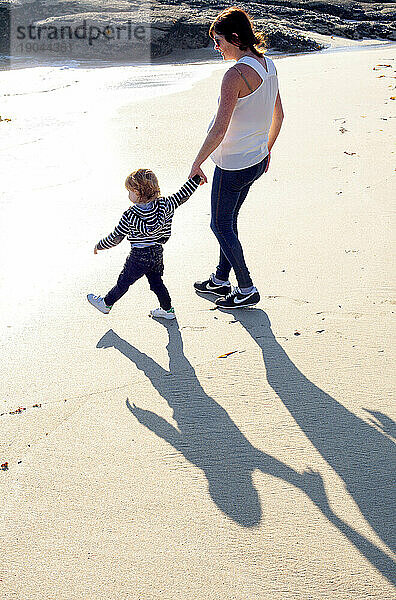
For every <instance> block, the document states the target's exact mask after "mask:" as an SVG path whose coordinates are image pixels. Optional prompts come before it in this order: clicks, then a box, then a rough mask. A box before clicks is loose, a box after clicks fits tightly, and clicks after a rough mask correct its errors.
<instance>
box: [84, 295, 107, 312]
mask: <svg viewBox="0 0 396 600" xmlns="http://www.w3.org/2000/svg"><path fill="white" fill-rule="evenodd" d="M87 300H88V302H89V303H90V304H92V306H94V307H95V308H97V309H98V310H100V312H102V313H104V314H105V315H108V314H109V312H110V311H111V308H112V307H111V306H107V304H105V301H104V298H102V296H95V295H94V294H88V296H87Z"/></svg>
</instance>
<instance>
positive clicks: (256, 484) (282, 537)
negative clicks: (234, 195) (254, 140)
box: [0, 47, 396, 600]
mask: <svg viewBox="0 0 396 600" xmlns="http://www.w3.org/2000/svg"><path fill="white" fill-rule="evenodd" d="M393 55H394V48H392V47H383V48H374V49H365V50H362V51H361V52H337V53H327V54H326V53H325V54H316V55H308V56H297V57H289V58H286V59H282V60H277V61H276V66H277V69H278V74H279V78H280V87H281V93H282V98H283V103H284V108H285V124H284V127H283V129H282V132H281V135H280V137H279V140H278V142H277V144H276V147H275V149H274V152H273V156H272V161H271V166H270V170H269V172H268V174H267V175H265V176H263V177H262V178H261V179H260V180H259V181H258V182H257V183H256V184H255V186H254V187H253V188H252V190H251V193H250V195H249V198H248V201H246V203H245V205H244V207H243V209H242V211H241V216H240V236H241V239H242V241H243V244H244V248H245V251H246V258H247V263H248V265H249V267H250V270H251V273H252V275H253V279H254V282H255V284H256V285H257V287H258V288H259V290H260V293H261V298H262V299H261V302H260V304H259V305H258V306H257V308H256V309H254V310H250V311H239V312H238V311H234V312H233V313H232V314H231V313H230V312H228V313H226V312H221V311H217V310H216V311H213V310H211V308H213V305H212V304H211V303H210V302H209V301H208V300H205V299H203V298H200V297H198V296H197V295H195V294H194V293H193V291H192V283H193V281H194V280H196V279H199V278H202V277H205V276H206V275H208V274H209V273H210V272H211V271H212V270H213V268H214V266H215V264H216V259H217V247H216V242H215V240H214V237H213V235H212V233H211V232H210V230H209V220H210V217H209V193H210V188H209V186H208V185H206V186H202V187H201V188H200V189H199V190H198V191H197V192H196V193H195V194H194V196H193V197H192V198H191V200H189V202H188V203H187V204H185V205H184V206H182V207H181V208H180V209H179V211H178V212H177V214H176V216H175V219H174V226H173V237H172V238H171V240H170V241H169V243H168V244H167V245H166V247H165V262H166V270H165V279H166V282H167V284H168V287H169V289H170V291H171V294H172V298H173V301H174V305H175V309H176V312H177V321H176V322H170V323H165V324H162V323H159V322H156V321H154V320H152V319H149V318H148V317H147V313H148V310H149V309H150V308H152V307H154V306H155V298H153V296H152V295H151V293H150V291H149V289H148V287H147V285H146V283H145V282H143V281H141V282H138V283H137V284H136V285H135V286H134V287H133V289H131V290H130V292H129V293H128V294H127V295H126V296H125V297H124V298H123V299H122V300H121V301H120V302H119V303H118V304H117V305H116V306H115V307H114V309H113V311H112V312H111V314H110V315H108V316H104V315H101V314H99V313H97V312H96V311H95V310H94V309H93V308H92V307H91V306H89V305H88V303H87V301H86V299H85V295H86V293H88V292H94V293H104V292H106V291H107V289H108V288H109V287H111V286H112V285H113V283H114V280H115V277H116V276H117V274H118V272H119V270H120V268H121V266H122V264H123V261H124V257H125V255H126V253H127V250H128V248H127V243H126V242H124V243H123V244H121V245H120V246H118V247H117V248H115V249H113V250H110V251H107V252H103V253H100V254H99V255H98V256H94V255H93V252H92V248H93V245H94V244H95V242H96V241H97V240H98V239H99V238H100V237H101V236H102V235H104V234H106V233H108V232H109V231H110V230H111V229H112V228H113V226H114V225H115V224H116V222H117V221H118V218H119V215H120V214H121V213H122V211H123V210H125V207H126V206H127V199H126V194H125V191H124V190H123V181H124V178H125V174H126V173H128V172H129V171H130V170H131V169H132V168H135V167H137V166H149V167H150V168H152V169H153V170H154V171H155V172H156V173H157V175H158V177H159V180H160V184H161V187H162V191H163V193H165V194H167V193H171V192H173V191H175V189H177V187H178V186H179V185H180V184H181V183H183V182H184V180H185V178H186V177H187V175H188V172H189V168H190V163H191V161H192V159H193V158H194V155H195V152H196V150H197V149H198V147H199V145H200V142H201V140H202V139H203V136H204V134H205V131H206V127H207V124H208V123H209V121H210V118H211V116H212V113H213V111H214V110H215V109H216V104H217V95H218V89H219V84H220V80H221V76H222V73H223V70H224V69H219V70H218V71H216V72H215V73H214V74H213V75H212V76H211V77H210V78H208V79H205V80H203V81H200V82H199V83H197V84H195V86H194V87H193V88H192V89H190V90H187V91H184V92H182V93H177V94H171V95H168V96H166V97H160V98H153V99H151V100H145V101H144V102H139V101H136V102H134V103H132V104H131V105H130V106H128V107H123V108H121V109H119V110H117V111H116V112H115V113H114V114H108V113H107V112H106V110H105V107H103V119H102V120H98V121H97V123H96V124H97V126H96V127H91V126H90V128H87V129H86V130H84V131H83V132H82V131H81V129H80V131H79V134H81V143H80V144H79V145H77V146H76V150H75V154H71V153H68V152H67V149H68V148H70V146H67V145H66V146H65V145H64V146H63V152H62V160H64V161H65V162H64V165H65V167H64V179H63V181H58V180H56V179H55V178H54V180H52V179H51V170H50V169H48V168H47V169H46V171H45V173H46V176H43V174H41V180H42V181H41V183H40V178H39V177H37V180H35V181H34V185H31V179H29V180H28V181H27V182H26V184H25V181H24V179H23V171H21V173H22V174H21V179H20V180H18V181H16V182H15V183H16V185H17V186H18V192H19V194H20V200H19V198H18V193H16V192H15V202H18V201H20V203H21V204H20V206H21V213H20V214H21V219H20V220H18V222H17V224H16V225H14V223H15V220H14V217H15V214H16V212H15V206H12V207H11V208H10V209H9V215H10V217H11V216H12V220H11V221H10V223H11V225H10V227H8V228H7V235H8V237H4V236H3V242H2V253H3V254H4V255H6V252H7V248H9V247H12V248H13V249H15V252H16V251H17V250H18V251H19V255H18V256H19V258H18V259H15V256H14V254H10V252H9V251H8V255H7V265H8V269H9V273H10V277H11V276H12V277H13V279H12V282H13V285H12V286H11V285H10V292H9V293H10V295H11V297H12V298H13V302H12V309H11V307H10V305H9V296H7V294H4V295H3V296H2V298H1V309H2V310H1V315H2V316H1V320H2V324H3V329H2V330H3V335H2V343H1V350H0V351H1V360H2V367H1V371H2V397H3V398H4V400H3V401H2V405H1V410H0V414H1V415H2V416H1V417H0V423H1V430H2V442H1V447H0V459H1V463H5V462H7V463H8V470H7V471H2V472H0V475H1V478H0V480H1V482H2V493H3V498H4V509H3V511H2V517H3V519H2V526H1V528H2V534H3V535H2V537H3V540H4V542H3V546H4V551H3V564H2V571H3V573H2V574H1V575H0V580H1V581H0V586H2V597H4V598H6V599H7V600H10V599H12V600H14V599H18V600H26V599H29V600H35V599H37V600H38V599H39V598H40V600H41V598H43V597H45V598H51V599H56V600H58V599H59V600H61V599H62V600H66V599H67V600H74V599H76V600H77V599H78V600H80V599H81V598H88V597H89V598H92V599H95V600H102V599H103V600H110V599H113V598H114V599H116V598H117V600H118V599H128V600H129V599H133V600H135V599H136V600H137V599H139V600H140V599H141V600H156V599H157V598H158V599H159V598H161V599H169V600H170V599H172V600H174V599H177V600H179V599H180V600H186V599H190V598H194V599H197V600H200V599H204V598H205V599H208V598H209V599H211V600H212V599H221V600H223V599H225V598H227V599H236V600H246V599H247V598H248V599H249V600H250V599H256V598H257V599H260V600H267V598H274V599H275V600H289V599H290V600H307V599H312V600H319V599H324V600H327V599H328V598H330V597H331V598H335V599H336V600H355V599H356V600H362V598H378V599H379V598H381V599H382V598H384V597H385V598H391V597H393V595H394V588H393V586H392V582H393V583H394V581H395V570H394V563H393V562H392V556H393V555H392V549H393V550H394V543H395V536H394V533H392V527H393V524H394V496H393V494H394V479H393V477H392V471H393V467H394V464H395V461H394V457H395V456H394V444H393V440H394V438H395V414H394V406H393V404H392V390H393V386H394V381H393V376H392V375H391V372H392V369H391V365H392V345H391V338H392V331H393V330H392V321H393V313H394V293H393V292H394V283H393V282H392V281H391V279H390V264H391V256H392V252H391V250H392V242H391V240H392V238H391V222H392V217H393V214H394V213H393V212H392V208H391V200H392V197H393V193H392V192H393V190H394V150H393V147H392V144H391V141H392V140H393V139H394V137H395V125H394V124H395V116H396V115H395V109H394V106H395V101H394V100H391V98H392V97H394V94H395V90H394V87H395V83H394V82H395V79H394V76H395V61H394V60H393ZM378 65H391V66H390V67H388V66H378ZM224 68H225V67H224ZM4 116H7V115H4ZM6 125H7V124H6V123H0V126H1V127H3V126H6ZM82 133H83V134H84V135H82ZM42 143H43V144H44V146H41V148H43V147H46V148H47V153H50V152H51V149H53V145H51V144H50V140H49V139H44V141H43V142H42ZM45 144H47V146H45ZM19 150H20V151H23V148H20V149H18V148H17V149H15V152H18V151H19ZM23 156H24V158H25V160H26V161H28V159H29V153H26V156H25V155H23ZM44 156H48V155H46V154H44ZM26 164H27V169H28V172H29V174H30V176H31V177H32V176H33V175H32V173H33V169H31V170H30V171H29V166H28V165H29V163H28V162H26ZM53 164H54V169H55V167H56V169H58V168H59V162H57V157H56V155H54V157H53ZM204 170H205V172H207V174H208V176H209V177H210V176H211V174H212V171H213V166H212V165H211V164H210V163H209V161H208V163H207V164H206V165H205V168H204ZM54 172H55V171H54ZM57 172H58V171H56V173H57ZM26 188H27V193H28V198H29V202H26V195H25V190H26ZM49 207H52V212H51V211H49ZM44 217H45V219H46V221H45V227H43V219H44ZM252 223H254V224H255V227H254V230H253V232H251V224H252ZM45 236H46V237H45ZM15 240H18V241H17V243H16V242H15ZM13 261H14V262H13ZM13 264H14V265H15V266H14V267H12V265H13ZM23 265H26V269H25V270H23V269H22V267H23ZM18 268H19V269H20V271H19V272H18ZM21 269H22V270H21ZM18 275H19V276H18ZM24 282H27V283H24ZM18 286H19V287H18ZM15 290H17V291H15ZM18 290H19V292H18ZM229 352H230V353H232V354H229V355H228V356H227V357H226V358H219V357H220V356H222V355H224V354H226V353H229ZM35 405H38V406H35ZM18 407H22V408H23V409H26V410H21V412H17V413H16V414H10V412H14V411H15V410H17V409H18Z"/></svg>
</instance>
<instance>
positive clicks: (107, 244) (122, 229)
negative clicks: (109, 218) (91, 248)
mask: <svg viewBox="0 0 396 600" xmlns="http://www.w3.org/2000/svg"><path fill="white" fill-rule="evenodd" d="M129 229H130V224H129V219H128V211H125V212H124V213H123V215H122V217H121V219H120V222H119V223H118V225H117V227H116V228H115V229H114V231H113V232H112V233H110V234H109V235H108V236H106V237H104V238H102V239H101V240H100V241H99V242H98V243H97V244H96V247H97V249H98V250H107V249H108V248H112V247H113V246H117V244H119V243H120V242H122V240H123V239H124V237H125V236H126V235H127V234H128V233H129Z"/></svg>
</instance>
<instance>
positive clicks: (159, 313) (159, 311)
mask: <svg viewBox="0 0 396 600" xmlns="http://www.w3.org/2000/svg"><path fill="white" fill-rule="evenodd" d="M150 317H159V318H160V319H176V315H175V309H174V308H173V306H172V308H170V309H169V310H164V309H163V308H154V309H153V310H150Z"/></svg>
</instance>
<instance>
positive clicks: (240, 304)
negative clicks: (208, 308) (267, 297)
mask: <svg viewBox="0 0 396 600" xmlns="http://www.w3.org/2000/svg"><path fill="white" fill-rule="evenodd" d="M259 300H260V294H259V293H258V290H257V288H253V290H252V291H251V292H249V293H248V294H242V292H241V291H240V289H239V288H237V287H236V288H234V289H233V290H232V292H231V293H230V294H227V296H226V297H225V298H218V299H217V300H216V306H218V307H219V308H244V307H246V306H255V304H257V302H259Z"/></svg>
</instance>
